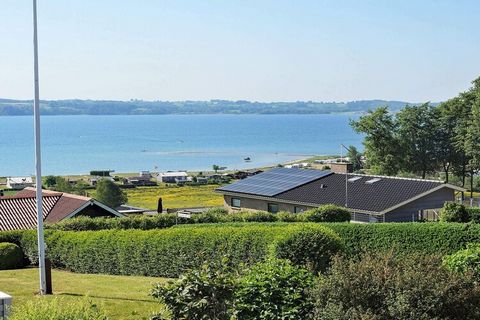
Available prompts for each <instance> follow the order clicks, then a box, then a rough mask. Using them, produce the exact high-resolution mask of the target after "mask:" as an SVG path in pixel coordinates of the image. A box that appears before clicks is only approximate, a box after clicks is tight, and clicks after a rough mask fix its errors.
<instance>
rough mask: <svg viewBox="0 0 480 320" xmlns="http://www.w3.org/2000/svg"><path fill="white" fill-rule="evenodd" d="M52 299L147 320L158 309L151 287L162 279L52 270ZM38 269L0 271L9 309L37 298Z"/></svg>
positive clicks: (112, 315) (119, 316) (0, 286)
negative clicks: (84, 301) (84, 302)
mask: <svg viewBox="0 0 480 320" xmlns="http://www.w3.org/2000/svg"><path fill="white" fill-rule="evenodd" d="M52 279H53V292H54V295H53V296H55V297H61V298H62V299H66V300H71V301H74V300H80V299H85V297H86V298H87V299H88V300H90V301H92V302H93V303H95V304H97V305H99V306H103V309H105V311H106V312H107V313H108V315H109V317H110V318H111V319H148V317H149V315H150V314H151V313H152V312H154V311H155V310H158V309H159V302H157V301H155V300H153V299H152V298H151V297H150V296H149V295H148V293H149V292H150V289H151V288H152V285H153V284H154V283H157V282H161V281H165V280H164V279H162V278H149V277H127V276H110V275H94V274H77V273H70V272H66V271H58V270H53V271H52ZM38 286H39V285H38V269H35V268H28V269H20V270H6V271H0V291H3V292H6V293H8V294H10V295H11V296H13V306H14V307H15V305H18V304H22V303H24V302H26V301H27V300H31V299H39V298H40V297H39V296H37V295H35V292H36V291H38ZM51 297H52V296H47V297H46V299H50V298H51Z"/></svg>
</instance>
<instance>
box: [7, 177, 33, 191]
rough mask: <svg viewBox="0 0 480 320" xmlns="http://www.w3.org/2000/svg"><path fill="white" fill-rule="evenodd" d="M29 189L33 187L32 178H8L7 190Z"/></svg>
mask: <svg viewBox="0 0 480 320" xmlns="http://www.w3.org/2000/svg"><path fill="white" fill-rule="evenodd" d="M27 187H33V179H32V177H8V178H7V188H9V189H15V190H22V189H25V188H27Z"/></svg>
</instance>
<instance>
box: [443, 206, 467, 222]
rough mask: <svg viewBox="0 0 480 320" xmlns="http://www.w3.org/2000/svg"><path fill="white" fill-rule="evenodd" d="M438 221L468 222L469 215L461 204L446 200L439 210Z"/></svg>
mask: <svg viewBox="0 0 480 320" xmlns="http://www.w3.org/2000/svg"><path fill="white" fill-rule="evenodd" d="M440 221H442V222H468V221H470V217H469V215H468V212H467V209H466V208H465V206H464V205H463V204H460V203H456V202H446V203H445V205H444V206H443V208H442V210H441V211H440Z"/></svg>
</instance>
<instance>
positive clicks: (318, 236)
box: [275, 227, 343, 272]
mask: <svg viewBox="0 0 480 320" xmlns="http://www.w3.org/2000/svg"><path fill="white" fill-rule="evenodd" d="M342 248H343V245H342V241H341V239H340V237H339V236H338V235H337V234H335V233H334V232H333V231H332V230H330V229H328V228H326V227H321V228H319V227H315V228H311V227H304V228H302V229H301V230H299V231H298V232H295V233H292V234H290V235H289V236H286V237H285V238H283V239H281V240H279V241H278V242H277V243H276V246H275V252H276V256H277V257H278V258H280V259H288V260H290V261H291V262H292V263H293V264H295V265H300V266H305V267H307V268H308V269H309V270H311V271H313V272H318V271H324V270H326V268H327V267H328V265H329V264H330V259H331V257H333V256H334V255H335V254H337V253H339V252H340V251H341V249H342Z"/></svg>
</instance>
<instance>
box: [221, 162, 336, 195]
mask: <svg viewBox="0 0 480 320" xmlns="http://www.w3.org/2000/svg"><path fill="white" fill-rule="evenodd" d="M329 174H331V172H330V171H320V170H302V169H296V168H275V169H272V170H269V171H265V172H262V173H260V174H257V175H254V176H251V177H248V178H246V179H243V180H240V181H238V182H235V183H232V184H230V185H227V186H224V187H221V188H219V189H218V190H219V191H230V192H240V193H248V194H254V195H259V196H266V197H272V196H275V195H277V194H280V193H282V192H285V191H288V190H291V189H293V188H296V187H299V186H301V185H304V184H306V183H309V182H312V181H314V180H317V179H320V178H322V177H324V176H327V175H329Z"/></svg>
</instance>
